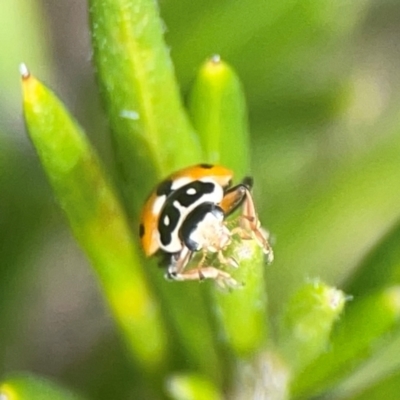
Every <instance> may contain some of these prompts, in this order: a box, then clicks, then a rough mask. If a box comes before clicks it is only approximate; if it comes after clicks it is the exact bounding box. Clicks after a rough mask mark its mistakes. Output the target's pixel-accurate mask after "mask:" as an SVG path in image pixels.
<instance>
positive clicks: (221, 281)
mask: <svg viewBox="0 0 400 400" xmlns="http://www.w3.org/2000/svg"><path fill="white" fill-rule="evenodd" d="M169 278H170V279H173V280H174V281H201V280H204V279H213V280H215V281H216V283H217V284H218V285H219V286H220V287H222V288H225V287H227V286H228V287H234V286H237V282H236V281H235V279H233V278H232V277H231V276H230V274H228V273H227V272H225V271H221V270H220V269H218V268H214V267H201V268H193V269H190V270H188V271H184V272H181V273H175V274H172V275H170V276H169Z"/></svg>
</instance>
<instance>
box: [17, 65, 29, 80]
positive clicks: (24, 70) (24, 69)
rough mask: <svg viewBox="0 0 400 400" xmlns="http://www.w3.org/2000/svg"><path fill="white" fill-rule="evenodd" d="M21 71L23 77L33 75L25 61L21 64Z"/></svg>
mask: <svg viewBox="0 0 400 400" xmlns="http://www.w3.org/2000/svg"><path fill="white" fill-rule="evenodd" d="M19 73H20V74H21V78H22V79H28V78H29V77H30V76H31V73H30V72H29V69H28V67H27V66H26V64H25V63H21V64H20V65H19Z"/></svg>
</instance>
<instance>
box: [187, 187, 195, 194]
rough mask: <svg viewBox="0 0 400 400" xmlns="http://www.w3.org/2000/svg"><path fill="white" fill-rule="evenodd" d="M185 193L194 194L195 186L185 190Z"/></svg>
mask: <svg viewBox="0 0 400 400" xmlns="http://www.w3.org/2000/svg"><path fill="white" fill-rule="evenodd" d="M186 193H187V194H189V195H194V194H196V189H195V188H189V189H188V190H186Z"/></svg>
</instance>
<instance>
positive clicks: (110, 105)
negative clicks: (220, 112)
mask: <svg viewBox="0 0 400 400" xmlns="http://www.w3.org/2000/svg"><path fill="white" fill-rule="evenodd" d="M89 5H90V9H89V10H90V21H91V32H92V43H93V49H94V61H95V66H96V71H97V76H98V79H99V84H100V88H101V91H102V94H103V98H104V103H105V106H106V110H107V113H108V116H109V120H110V123H111V128H112V134H113V143H114V150H115V156H116V160H117V162H118V164H119V167H120V168H121V177H122V181H123V190H124V191H125V195H126V199H127V200H128V202H127V203H128V206H129V208H130V210H131V211H133V213H134V214H136V215H137V213H138V210H139V208H140V207H141V206H142V204H143V201H144V199H145V197H146V196H147V195H148V193H149V191H150V190H151V189H152V187H153V185H155V184H156V183H157V182H158V180H159V179H160V178H161V177H163V176H165V175H166V174H167V173H170V172H172V171H174V170H177V169H180V168H182V167H184V166H187V165H190V164H194V163H197V162H199V161H200V160H201V157H202V154H201V149H200V145H199V142H198V139H197V137H196V135H195V134H194V131H193V129H192V127H191V126H190V123H189V121H188V118H187V116H186V113H185V112H184V109H183V106H182V103H181V99H180V95H179V90H178V86H177V83H176V80H175V77H174V71H173V66H172V62H171V59H170V56H169V52H168V48H167V47H166V45H165V43H164V40H163V26H162V22H161V19H160V17H159V14H158V9H157V3H156V1H154V0H135V1H134V2H132V1H131V0H90V1H89ZM138 188H140V192H138V190H137V189H138Z"/></svg>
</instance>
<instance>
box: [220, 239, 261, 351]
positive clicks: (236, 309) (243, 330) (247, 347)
mask: <svg viewBox="0 0 400 400" xmlns="http://www.w3.org/2000/svg"><path fill="white" fill-rule="evenodd" d="M227 254H228V255H232V256H233V257H234V259H235V260H236V261H237V262H238V263H239V267H238V268H237V269H234V268H230V269H229V273H231V275H232V277H233V278H234V279H235V280H236V281H237V283H238V285H237V287H235V288H232V289H230V290H228V289H219V288H217V287H216V288H215V290H214V291H213V294H214V298H215V302H216V314H217V317H218V319H219V321H220V325H221V329H222V337H223V338H225V340H226V342H227V344H228V346H229V347H230V348H231V349H232V350H233V352H234V353H235V354H236V356H237V357H244V358H249V357H251V356H252V355H254V354H255V353H256V352H257V351H258V350H260V349H261V348H262V347H263V346H264V345H265V344H266V342H267V340H268V324H267V318H268V317H267V293H266V291H265V281H264V269H265V268H266V266H265V260H264V254H263V252H262V250H261V248H260V247H259V246H258V245H257V243H255V242H254V241H252V240H243V241H240V242H238V243H236V242H235V243H234V244H233V245H232V253H229V252H228V253H227Z"/></svg>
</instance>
